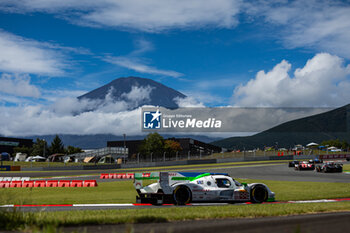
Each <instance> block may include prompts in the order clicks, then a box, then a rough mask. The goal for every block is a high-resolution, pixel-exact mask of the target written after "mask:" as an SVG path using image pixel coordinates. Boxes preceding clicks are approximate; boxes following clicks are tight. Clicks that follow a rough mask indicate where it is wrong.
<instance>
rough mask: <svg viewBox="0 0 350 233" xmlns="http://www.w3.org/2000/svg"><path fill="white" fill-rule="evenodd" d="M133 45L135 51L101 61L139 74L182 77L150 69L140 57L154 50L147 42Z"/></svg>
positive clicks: (169, 72)
mask: <svg viewBox="0 0 350 233" xmlns="http://www.w3.org/2000/svg"><path fill="white" fill-rule="evenodd" d="M135 44H136V46H135V47H136V48H135V50H134V51H132V52H131V53H129V54H128V55H125V56H118V57H113V56H105V57H104V58H102V60H104V61H105V62H108V63H111V64H114V65H117V66H121V67H124V68H127V69H130V70H134V71H136V72H139V73H145V74H155V75H163V76H169V77H174V78H178V77H180V76H183V74H181V73H179V72H176V71H173V70H162V69H158V68H156V67H152V66H150V65H148V64H147V62H145V61H144V60H145V59H143V58H142V55H143V54H144V53H146V52H149V51H152V50H153V49H154V48H153V44H152V43H151V42H149V41H147V40H136V41H135Z"/></svg>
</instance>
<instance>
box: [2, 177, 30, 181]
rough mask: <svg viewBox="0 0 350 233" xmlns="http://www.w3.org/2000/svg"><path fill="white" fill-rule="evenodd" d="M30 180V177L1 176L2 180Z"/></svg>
mask: <svg viewBox="0 0 350 233" xmlns="http://www.w3.org/2000/svg"><path fill="white" fill-rule="evenodd" d="M24 180H30V177H0V181H24Z"/></svg>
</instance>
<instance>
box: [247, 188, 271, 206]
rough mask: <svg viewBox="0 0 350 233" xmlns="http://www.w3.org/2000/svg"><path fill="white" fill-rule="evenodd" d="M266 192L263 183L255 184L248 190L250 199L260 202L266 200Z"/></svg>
mask: <svg viewBox="0 0 350 233" xmlns="http://www.w3.org/2000/svg"><path fill="white" fill-rule="evenodd" d="M267 198H268V192H267V189H266V187H265V186H264V185H261V184H257V185H255V186H254V187H252V189H251V190H250V200H251V202H253V203H262V202H265V201H267Z"/></svg>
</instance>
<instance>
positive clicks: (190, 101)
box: [174, 97, 205, 108]
mask: <svg viewBox="0 0 350 233" xmlns="http://www.w3.org/2000/svg"><path fill="white" fill-rule="evenodd" d="M174 101H175V102H176V104H177V105H178V106H179V107H180V108H196V107H198V108H201V107H205V106H204V104H203V103H201V102H198V100H196V99H195V98H193V97H185V98H180V97H176V98H175V99H174Z"/></svg>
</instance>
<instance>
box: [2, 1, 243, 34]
mask: <svg viewBox="0 0 350 233" xmlns="http://www.w3.org/2000/svg"><path fill="white" fill-rule="evenodd" d="M240 4H241V1H240V0H216V1H212V0H163V1H158V0H148V1H144V0H100V1H93V0H80V1H70V0H51V1H42V0H18V1H11V0H3V1H1V3H0V10H2V11H6V12H20V13H25V12H45V13H50V14H55V15H58V16H60V17H62V18H65V19H67V20H69V21H71V22H73V23H76V24H80V25H84V26H93V27H116V28H125V29H134V30H138V31H147V32H159V31H162V30H168V29H173V28H180V29H182V28H201V27H208V26H215V27H221V28H232V27H234V26H235V25H236V24H237V19H236V17H237V14H238V13H239V8H240Z"/></svg>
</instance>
